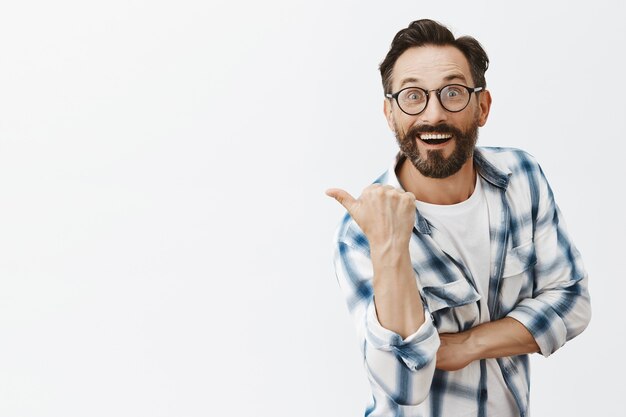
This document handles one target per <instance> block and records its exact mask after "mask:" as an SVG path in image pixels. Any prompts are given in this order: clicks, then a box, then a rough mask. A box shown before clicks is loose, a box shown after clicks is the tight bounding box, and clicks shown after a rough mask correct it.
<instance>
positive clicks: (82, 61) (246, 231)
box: [0, 0, 626, 417]
mask: <svg viewBox="0 0 626 417" xmlns="http://www.w3.org/2000/svg"><path fill="white" fill-rule="evenodd" d="M625 9H626V8H625V7H624V5H623V3H622V2H611V1H608V0H599V1H594V2H566V1H551V2H547V1H542V2H539V1H530V2H523V3H511V4H509V3H506V4H505V3H504V2H501V3H500V2H495V1H484V0H483V1H475V2H461V1H458V2H456V1H455V2H452V1H449V2H421V1H411V2H409V1H396V2H373V1H371V2H362V1H343V2H330V1H316V2H293V1H264V2H253V1H239V2H237V1H210V2H206V1H177V2H173V1H147V0H136V1H127V0H125V1H121V0H111V1H107V2H84V1H70V0H60V1H56V2H45V1H29V0H26V1H21V2H3V3H2V5H1V6H0V415H2V416H63V417H70V416H85V415H89V416H112V415H115V416H177V417H178V416H218V415H242V416H243V415H255V416H293V415H298V416H302V417H305V416H320V415H337V416H356V415H362V413H363V409H364V406H365V403H366V401H367V399H368V389H369V388H368V385H367V382H366V377H365V372H364V370H363V368H362V366H361V363H360V358H359V353H358V346H357V341H356V336H355V332H354V328H353V324H352V322H351V321H350V318H349V316H348V311H347V308H346V307H345V304H344V301H343V298H342V296H341V294H340V292H339V288H338V286H337V284H336V282H335V277H334V272H333V269H332V264H331V257H330V256H331V238H332V234H333V232H334V229H335V227H336V225H337V224H338V221H339V219H340V217H341V215H342V209H341V208H340V207H339V205H338V204H336V203H335V202H333V201H332V200H330V199H328V198H327V197H326V196H325V195H324V190H325V189H326V188H328V187H331V186H338V187H344V188H345V189H347V190H349V191H350V192H352V193H354V194H357V195H358V194H359V193H360V191H361V189H363V188H364V187H365V186H366V185H367V184H369V182H371V181H372V180H373V179H374V178H376V177H377V176H378V175H379V174H380V173H382V172H383V171H384V170H385V169H386V168H387V166H388V165H389V163H390V162H391V159H392V158H393V155H394V154H395V151H396V145H395V140H394V138H393V136H392V135H391V133H390V132H389V131H388V128H387V125H386V122H385V120H384V117H383V114H382V89H381V86H380V79H379V74H378V72H377V65H378V63H379V62H380V61H381V60H382V58H383V57H384V55H385V53H386V51H387V49H388V46H389V43H390V41H391V39H392V37H393V35H394V34H395V33H396V32H397V31H398V30H399V29H401V28H403V27H405V26H406V25H407V24H408V23H409V22H410V21H411V20H414V19H417V18H423V17H429V18H434V19H437V20H440V21H441V22H443V23H445V24H447V25H448V26H449V27H450V28H451V29H452V30H453V31H454V32H455V34H457V35H463V34H470V35H473V36H475V37H476V38H477V39H479V40H480V41H481V42H482V43H483V45H484V46H485V48H486V50H487V52H488V53H489V56H490V58H491V68H490V69H489V71H488V72H487V81H488V87H489V89H490V90H491V92H492V96H493V106H492V112H491V115H490V118H489V122H488V123H487V125H486V126H485V127H484V128H483V129H482V130H481V132H480V139H479V144H482V145H498V146H513V147H520V148H523V149H526V150H527V151H529V152H530V153H532V154H533V155H534V156H536V157H537V158H538V160H539V161H540V162H541V164H542V166H543V168H544V171H545V172H546V175H547V176H548V179H549V180H550V182H551V184H552V187H553V189H554V191H555V194H556V198H557V201H558V202H559V204H560V206H561V208H562V210H563V213H564V215H565V218H566V219H567V223H568V225H569V229H570V231H571V234H572V235H573V236H574V238H575V241H576V243H577V246H578V247H579V249H580V251H581V252H582V254H583V257H584V260H585V264H586V266H587V269H588V271H589V274H590V290H591V294H592V302H593V314H594V316H593V319H592V322H591V325H590V327H589V328H588V330H587V331H586V332H585V333H583V334H582V335H581V336H580V337H579V338H578V339H575V340H573V341H572V342H571V343H569V344H568V345H567V346H566V347H565V348H564V349H562V350H561V351H559V352H557V353H555V354H554V355H553V356H552V357H551V358H548V359H544V358H542V357H540V356H534V357H533V359H532V366H533V369H532V390H531V391H532V401H531V410H532V412H533V415H534V416H554V415H568V416H587V415H605V414H607V415H608V414H610V415H617V413H620V412H623V411H622V410H623V406H622V398H621V397H622V394H623V393H622V391H623V390H622V389H619V388H620V387H623V383H622V382H621V378H622V375H623V374H624V373H625V372H626V367H625V365H624V361H623V360H622V359H621V358H622V355H623V352H624V351H625V350H626V341H625V331H624V325H623V321H622V320H621V317H622V316H623V308H621V307H622V304H623V301H622V299H623V294H624V292H625V291H626V288H625V285H624V276H623V267H622V264H623V254H622V252H623V248H624V243H623V239H624V238H623V234H624V232H625V231H626V227H625V221H624V216H623V214H622V210H621V208H622V207H621V205H620V203H621V202H622V201H623V199H622V198H621V197H622V196H621V194H622V193H623V184H622V180H623V178H624V174H623V164H624V162H623V157H622V155H623V153H624V149H625V148H624V139H625V137H624V129H623V118H624V114H625V113H626V100H625V97H626V90H625V88H624V80H623V78H624V76H623V73H624V64H625V60H624V52H623V51H624V48H623V45H624V43H625V41H626V29H625V26H624V25H623V20H624V16H625Z"/></svg>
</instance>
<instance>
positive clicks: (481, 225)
mask: <svg viewBox="0 0 626 417" xmlns="http://www.w3.org/2000/svg"><path fill="white" fill-rule="evenodd" d="M482 181H484V180H483V179H482V178H481V177H480V176H477V180H476V186H475V188H474V192H473V193H472V195H471V196H470V198H468V199H467V200H465V201H462V202H460V203H458V204H451V205H438V204H430V203H424V202H422V201H416V206H417V209H418V210H419V212H420V213H421V214H422V216H424V217H425V218H426V220H428V222H429V223H430V224H431V226H432V227H433V228H434V229H436V231H438V232H439V233H433V239H435V241H437V239H442V240H443V239H445V240H446V242H437V243H440V244H442V246H445V247H446V248H450V249H452V250H454V251H455V252H456V253H455V254H454V256H459V257H460V258H461V260H462V261H463V263H464V264H465V265H466V266H467V268H468V269H469V270H470V273H471V274H472V277H473V278H474V284H475V285H476V289H477V290H478V292H479V294H480V295H481V299H480V300H479V302H480V307H481V308H480V311H481V316H480V323H485V322H488V321H489V319H490V317H489V308H488V306H487V297H488V295H489V266H490V265H491V259H490V257H491V255H490V254H491V251H490V241H489V209H488V207H487V200H486V197H485V194H484V192H483V184H482ZM451 255H452V254H451ZM486 362H487V390H488V401H487V415H488V416H515V415H517V414H516V413H517V406H516V405H515V400H514V399H513V396H512V395H511V393H510V391H509V390H508V388H507V387H506V383H505V382H504V378H503V377H502V372H501V371H500V367H499V366H498V363H497V362H496V360H495V359H487V361H486Z"/></svg>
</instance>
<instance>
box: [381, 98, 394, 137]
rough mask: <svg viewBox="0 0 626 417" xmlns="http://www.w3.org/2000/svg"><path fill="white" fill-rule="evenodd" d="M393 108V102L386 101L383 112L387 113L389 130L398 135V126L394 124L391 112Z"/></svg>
mask: <svg viewBox="0 0 626 417" xmlns="http://www.w3.org/2000/svg"><path fill="white" fill-rule="evenodd" d="M392 106H393V103H392V102H391V100H389V99H385V102H384V103H383V111H384V112H385V119H387V124H388V125H389V129H391V131H392V132H393V133H396V126H395V124H394V122H393V114H392V111H391V107H392Z"/></svg>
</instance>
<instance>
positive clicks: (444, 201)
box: [396, 158, 476, 205]
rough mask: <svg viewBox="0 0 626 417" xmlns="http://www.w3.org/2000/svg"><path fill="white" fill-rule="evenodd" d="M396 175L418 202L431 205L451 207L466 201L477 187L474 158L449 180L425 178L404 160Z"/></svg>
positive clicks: (403, 186)
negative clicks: (450, 205)
mask: <svg viewBox="0 0 626 417" xmlns="http://www.w3.org/2000/svg"><path fill="white" fill-rule="evenodd" d="M396 175H397V176H398V180H399V181H400V184H401V185H402V188H404V189H405V191H410V192H412V193H413V194H414V195H415V198H416V199H417V200H419V201H423V202H424V203H430V204H439V205H449V204H457V203H460V202H462V201H465V200H467V199H468V198H469V197H470V196H471V195H472V193H473V192H474V187H475V185H476V170H475V169H474V158H469V159H468V160H467V161H466V162H465V164H463V166H462V167H461V169H460V170H459V171H458V172H457V173H455V174H453V175H451V176H449V177H447V178H429V177H425V176H424V175H422V174H421V173H420V172H419V171H418V170H417V168H415V166H413V164H412V163H411V162H410V161H407V160H406V159H404V160H403V161H401V162H400V165H399V166H398V167H396Z"/></svg>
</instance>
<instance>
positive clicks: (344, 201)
mask: <svg viewBox="0 0 626 417" xmlns="http://www.w3.org/2000/svg"><path fill="white" fill-rule="evenodd" d="M326 195H327V196H329V197H332V198H334V199H335V200H337V201H338V202H339V204H341V205H342V206H344V207H345V208H346V210H348V213H351V211H352V208H353V207H354V205H355V204H356V200H355V199H354V197H352V196H351V195H350V193H348V192H347V191H344V190H342V189H341V188H329V189H328V190H326Z"/></svg>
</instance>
